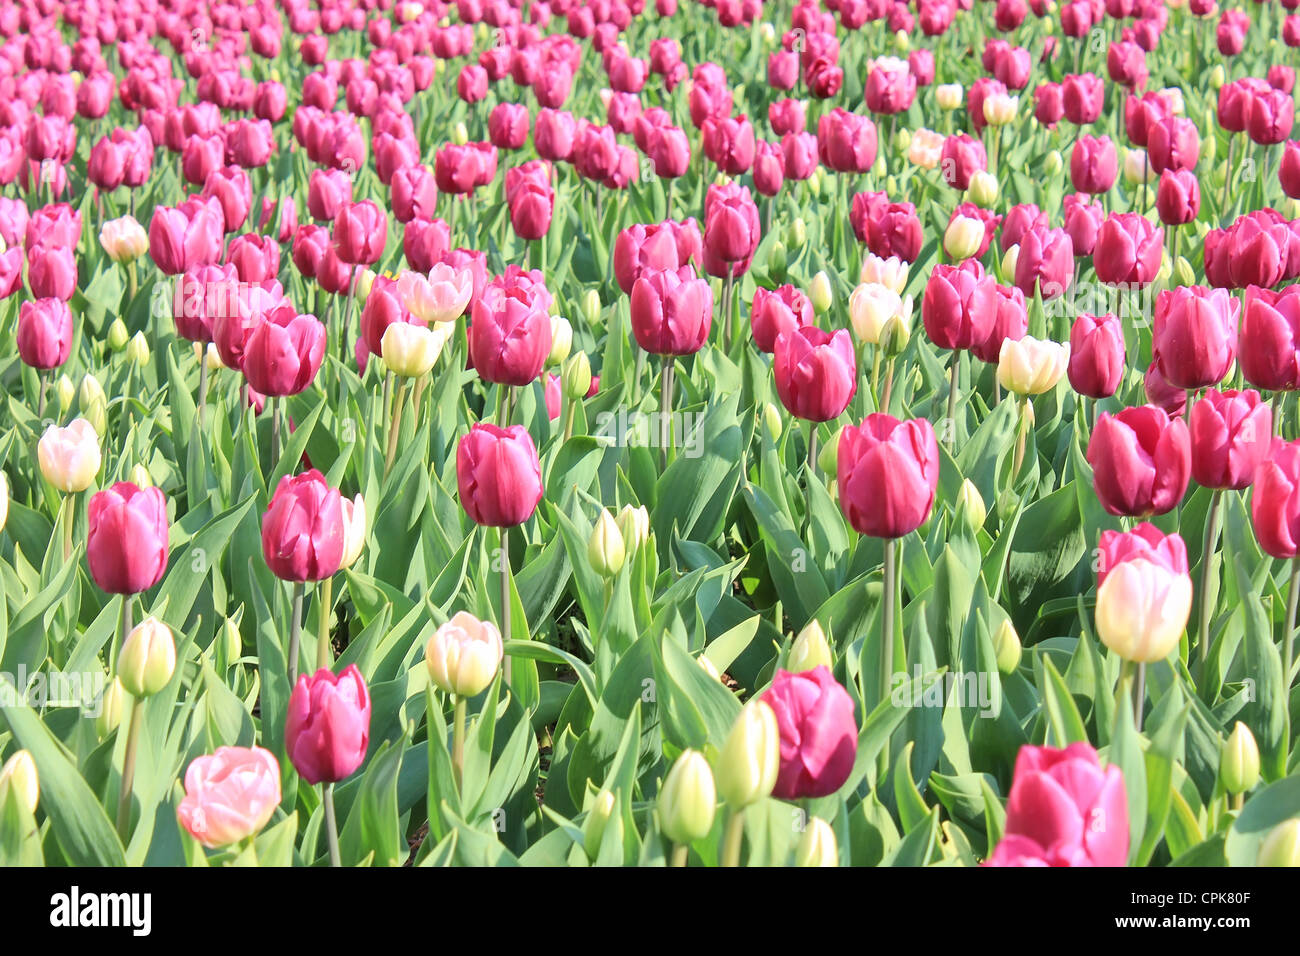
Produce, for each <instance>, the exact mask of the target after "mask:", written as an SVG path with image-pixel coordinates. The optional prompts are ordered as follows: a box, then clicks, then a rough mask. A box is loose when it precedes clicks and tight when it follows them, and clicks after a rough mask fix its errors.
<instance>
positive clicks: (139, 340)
mask: <svg viewBox="0 0 1300 956" xmlns="http://www.w3.org/2000/svg"><path fill="white" fill-rule="evenodd" d="M126 360H127V361H128V362H132V363H134V364H135V365H148V364H149V340H148V339H146V338H145V337H144V333H143V332H137V333H135V335H133V336H132V337H131V341H130V342H128V343H127V346H126Z"/></svg>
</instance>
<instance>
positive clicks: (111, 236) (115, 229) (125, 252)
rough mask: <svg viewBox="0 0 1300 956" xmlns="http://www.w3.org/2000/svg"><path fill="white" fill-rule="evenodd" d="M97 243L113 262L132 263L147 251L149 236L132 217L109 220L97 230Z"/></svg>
mask: <svg viewBox="0 0 1300 956" xmlns="http://www.w3.org/2000/svg"><path fill="white" fill-rule="evenodd" d="M99 242H100V245H102V246H103V247H104V252H106V253H107V254H108V257H109V258H110V259H112V260H113V261H114V262H116V263H119V264H126V263H131V262H134V261H135V260H136V259H139V258H140V257H141V256H142V255H144V254H145V253H146V252H148V251H149V236H148V234H147V233H145V231H144V227H143V226H141V225H140V223H138V222H136V220H135V218H134V217H132V216H122V217H120V218H118V219H110V220H108V221H107V222H105V223H104V225H103V226H102V227H101V228H100V230H99Z"/></svg>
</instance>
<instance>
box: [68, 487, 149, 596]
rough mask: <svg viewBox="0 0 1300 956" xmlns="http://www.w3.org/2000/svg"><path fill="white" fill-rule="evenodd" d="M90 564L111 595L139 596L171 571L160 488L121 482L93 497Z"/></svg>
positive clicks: (89, 511)
mask: <svg viewBox="0 0 1300 956" xmlns="http://www.w3.org/2000/svg"><path fill="white" fill-rule="evenodd" d="M86 517H87V523H88V525H89V531H88V532H87V537H86V560H87V563H88V564H89V565H90V576H91V577H92V578H94V580H95V584H97V585H98V586H99V588H100V589H101V590H103V591H106V592H108V593H109V594H128V595H129V594H139V593H140V592H142V591H147V590H149V588H151V587H153V586H154V585H155V584H157V583H158V582H159V581H161V580H162V576H163V573H164V572H165V571H166V570H167V536H168V522H167V499H166V496H164V495H163V493H162V492H161V491H160V490H159V489H157V488H152V487H151V488H138V487H136V486H135V485H133V484H131V483H130V482H126V481H120V482H118V483H117V484H115V485H113V486H112V487H111V488H108V489H106V490H104V491H100V492H97V493H96V494H95V495H93V496H92V497H91V499H90V504H89V506H88V507H87V510H86Z"/></svg>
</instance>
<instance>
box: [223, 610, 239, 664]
mask: <svg viewBox="0 0 1300 956" xmlns="http://www.w3.org/2000/svg"><path fill="white" fill-rule="evenodd" d="M217 639H218V640H219V641H221V652H222V653H223V654H224V655H225V658H226V661H227V663H231V662H234V661H237V660H238V659H239V656H240V655H241V654H242V653H243V652H244V639H243V637H242V636H241V635H240V633H239V625H238V624H236V623H235V621H234V619H233V618H229V617H228V618H226V619H225V621H224V622H223V623H222V625H221V633H220V634H219V635H217Z"/></svg>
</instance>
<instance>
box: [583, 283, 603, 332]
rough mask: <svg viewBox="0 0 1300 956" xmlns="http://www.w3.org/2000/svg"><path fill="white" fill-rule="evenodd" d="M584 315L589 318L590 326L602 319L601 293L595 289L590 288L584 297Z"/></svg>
mask: <svg viewBox="0 0 1300 956" xmlns="http://www.w3.org/2000/svg"><path fill="white" fill-rule="evenodd" d="M582 317H583V318H584V319H586V320H587V325H588V326H592V325H595V324H596V323H597V322H599V321H600V293H599V292H597V291H596V290H595V289H588V290H587V294H586V295H584V296H583V297H582Z"/></svg>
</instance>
